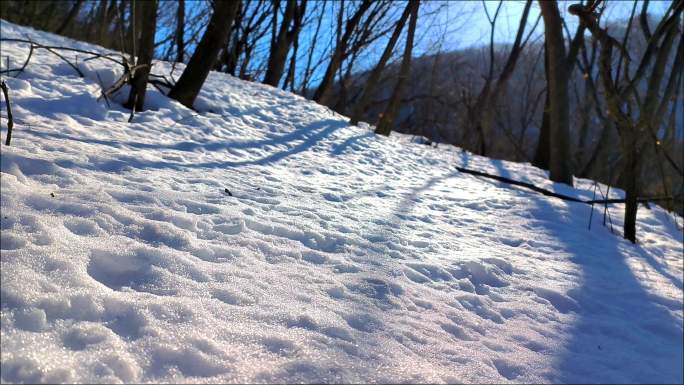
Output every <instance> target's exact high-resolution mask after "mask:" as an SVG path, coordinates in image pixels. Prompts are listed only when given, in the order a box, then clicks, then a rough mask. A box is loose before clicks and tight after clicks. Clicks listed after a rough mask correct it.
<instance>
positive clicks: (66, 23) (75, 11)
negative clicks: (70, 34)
mask: <svg viewBox="0 0 684 385" xmlns="http://www.w3.org/2000/svg"><path fill="white" fill-rule="evenodd" d="M82 5H83V0H76V2H75V3H74V5H73V6H72V7H71V10H69V13H68V14H67V16H66V17H65V18H64V21H62V24H61V25H60V26H59V27H58V28H57V29H56V30H55V33H56V34H58V35H61V34H62V33H64V30H65V29H66V28H67V27H68V26H69V23H71V21H72V20H73V19H74V18H75V17H76V15H78V12H79V11H80V10H81V6H82Z"/></svg>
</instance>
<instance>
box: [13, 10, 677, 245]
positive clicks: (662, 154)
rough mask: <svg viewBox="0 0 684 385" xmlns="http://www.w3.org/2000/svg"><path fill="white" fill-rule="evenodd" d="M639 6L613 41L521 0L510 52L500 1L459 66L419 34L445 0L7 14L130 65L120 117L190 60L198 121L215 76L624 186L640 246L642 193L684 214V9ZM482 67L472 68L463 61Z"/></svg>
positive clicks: (567, 179)
mask: <svg viewBox="0 0 684 385" xmlns="http://www.w3.org/2000/svg"><path fill="white" fill-rule="evenodd" d="M471 4H472V3H471ZM630 4H631V7H630V9H631V12H630V15H629V17H628V19H627V20H626V22H627V26H626V28H624V27H623V28H614V26H611V25H610V23H605V22H602V21H601V18H602V16H603V15H604V14H605V9H606V2H605V1H602V0H589V1H587V2H582V3H579V4H572V5H570V6H569V8H568V9H567V10H564V9H562V4H559V3H558V2H557V1H555V0H545V1H533V0H527V1H525V2H524V5H523V9H522V12H521V14H520V18H519V20H517V29H516V32H515V35H514V36H515V37H514V40H513V42H512V43H511V44H503V45H502V44H496V43H495V38H494V36H495V32H496V31H497V24H500V23H501V10H502V7H503V5H504V3H503V2H498V3H496V4H495V6H494V7H491V6H489V7H488V6H487V4H486V3H485V2H482V4H481V7H480V8H479V9H475V10H474V12H482V13H484V15H485V16H486V20H487V22H488V24H489V36H488V38H489V41H488V43H486V44H484V45H482V46H480V47H476V48H471V49H469V50H465V51H463V52H461V54H457V53H454V52H447V51H444V48H443V47H442V46H441V45H439V44H435V46H436V47H437V48H435V49H433V50H432V51H426V50H423V52H421V53H420V54H419V56H416V47H417V42H418V41H420V40H421V39H424V36H425V35H430V36H432V37H434V36H438V37H441V38H442V39H444V37H445V35H446V34H448V33H449V32H448V30H447V29H445V28H443V27H444V23H441V24H440V23H437V22H435V21H436V20H439V16H440V15H443V14H444V8H445V7H448V6H449V3H448V2H432V1H431V2H425V1H420V0H407V1H402V2H395V1H389V0H375V1H371V0H339V1H310V0H251V1H241V0H227V1H197V2H195V1H193V2H190V1H189V2H186V1H184V0H177V1H175V2H160V1H159V0H98V1H84V0H62V1H55V2H49V3H48V2H38V1H18V0H8V1H4V2H2V3H0V12H1V14H2V18H5V19H7V20H10V21H12V22H16V23H19V24H25V25H30V26H33V27H36V28H39V29H43V30H47V31H51V32H55V33H58V34H63V35H66V36H70V37H74V38H77V39H80V40H85V41H89V42H93V43H96V44H100V45H103V46H105V47H108V48H112V49H115V50H119V51H122V52H125V53H126V54H127V55H128V56H129V57H130V63H129V66H130V68H135V69H136V70H135V72H132V73H131V79H130V85H131V87H130V89H131V90H130V94H129V97H128V100H127V102H126V104H125V105H126V107H128V108H131V109H135V110H138V111H140V110H142V109H143V108H144V105H145V104H144V100H145V90H146V88H147V83H148V80H149V74H150V68H151V66H152V60H153V59H158V60H168V61H172V62H183V63H186V67H185V69H184V70H183V71H182V74H181V75H180V77H179V78H178V79H176V80H174V82H173V83H172V84H170V85H169V87H168V90H167V95H168V96H169V97H170V98H173V99H175V100H177V101H179V102H180V103H182V104H183V105H185V106H187V107H189V108H192V107H193V103H194V101H195V99H196V97H197V95H198V94H199V92H200V89H201V87H202V85H203V83H204V81H205V80H206V78H207V76H208V74H209V72H210V71H212V70H213V71H220V72H225V73H228V74H230V75H233V76H236V77H239V78H241V79H245V80H250V81H260V82H263V83H265V84H268V85H271V86H273V87H278V88H282V89H286V90H289V91H292V92H296V93H298V94H301V95H303V96H305V97H308V98H310V99H312V100H314V101H316V102H318V103H321V104H324V105H327V106H329V107H331V108H332V109H334V110H336V111H339V112H341V113H344V114H346V115H348V116H349V117H350V121H351V123H353V124H356V123H358V122H360V121H362V120H365V121H368V122H369V123H371V124H373V125H375V132H376V133H377V134H381V135H389V134H390V132H391V131H392V130H400V131H404V132H406V131H408V132H412V133H419V134H422V135H425V136H428V137H430V139H432V140H437V141H442V142H448V143H451V144H455V145H458V146H460V147H462V148H464V149H467V150H469V151H471V152H473V153H475V154H479V155H485V156H496V157H501V158H507V159H514V160H529V161H530V162H531V163H532V164H533V165H535V166H537V167H539V168H542V169H545V170H548V171H549V178H550V179H551V180H553V181H555V182H561V183H566V184H569V185H572V184H573V176H581V177H588V176H594V177H596V179H601V180H604V181H606V182H607V183H608V184H617V185H618V186H620V187H622V188H623V189H624V190H625V193H626V204H625V206H626V208H625V221H624V236H625V238H627V239H629V240H631V241H632V242H635V241H636V227H635V223H636V214H637V209H638V201H639V199H640V197H642V196H643V193H644V192H645V191H647V190H648V191H653V190H654V188H653V186H654V185H658V186H660V187H657V188H655V191H657V192H659V193H664V195H667V196H674V197H675V198H676V199H674V202H675V204H680V208H679V209H680V210H681V207H682V206H681V199H682V198H683V196H682V190H684V186H682V183H681V180H682V178H683V177H684V174H683V173H682V169H683V167H682V164H683V160H682V159H681V158H682V156H681V150H677V145H678V144H679V142H678V140H680V141H681V139H678V134H677V129H676V128H677V123H676V119H677V108H678V104H677V102H678V101H679V102H680V103H681V98H682V93H683V92H682V71H683V68H684V45H683V44H684V39H682V37H681V36H682V29H683V27H682V13H683V11H684V0H675V1H672V2H671V3H670V4H669V6H667V7H666V9H665V10H664V12H662V13H660V14H657V15H656V14H654V13H653V12H649V7H652V4H650V1H649V0H642V1H633V2H632V3H630ZM533 7H535V9H538V10H540V15H539V16H538V17H537V18H531V17H530V15H531V14H532V12H531V11H532V9H533ZM461 17H462V16H461ZM419 18H420V19H421V22H419ZM570 18H573V21H574V22H573V23H572V25H575V26H576V27H574V30H570V28H569V25H570V24H569V23H568V21H570ZM533 19H534V20H533ZM466 22H467V20H466ZM446 23H447V24H448V23H453V20H447V22H446ZM538 27H539V28H540V29H541V30H540V31H538V32H537V28H538ZM417 31H419V33H417ZM437 40H438V41H439V39H437ZM466 54H468V55H470V56H467V55H466ZM472 58H475V60H476V62H477V64H475V65H474V66H477V68H476V69H475V70H473V68H470V69H468V68H467V63H465V62H467V61H469V60H470V62H471V65H473V64H472V60H471V59H472ZM461 60H462V61H461ZM482 63H484V65H482ZM468 71H471V72H472V75H474V76H464V75H463V74H464V73H467V72H468ZM450 74H452V75H453V76H452V77H451V79H449V77H450ZM454 79H458V81H455V80H454ZM445 87H446V88H450V89H448V90H445V89H444V88H445ZM417 90H420V91H417ZM573 96H574V98H573ZM417 110H420V114H419V113H418V112H416V111H417ZM418 115H420V116H421V118H420V119H422V120H419V119H418V118H417V116H418ZM512 117H514V119H511V118H512ZM680 124H681V123H680ZM530 127H534V130H530ZM435 129H437V131H435ZM530 134H532V135H533V136H535V137H534V138H532V140H528V139H527V136H529V135H530ZM447 138H448V139H447ZM590 141H591V142H595V143H593V144H594V145H593V146H590V145H589V142H590ZM606 153H607V154H609V156H606V155H605V154H606ZM582 163H583V164H582ZM654 166H656V167H657V168H658V169H659V172H657V173H653V172H651V170H650V168H651V167H654ZM616 169H617V171H614V170H616ZM606 172H608V173H609V174H610V175H608V176H606V175H605V174H606ZM655 174H657V175H658V177H654V176H653V175H655ZM678 183H679V185H678ZM677 194H679V195H677ZM670 204H671V203H670ZM670 208H672V206H670Z"/></svg>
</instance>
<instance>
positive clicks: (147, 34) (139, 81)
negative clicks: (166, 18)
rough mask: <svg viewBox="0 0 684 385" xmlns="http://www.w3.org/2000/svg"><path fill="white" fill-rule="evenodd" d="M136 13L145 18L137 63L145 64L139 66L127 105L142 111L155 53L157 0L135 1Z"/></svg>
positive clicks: (142, 18) (139, 40)
mask: <svg viewBox="0 0 684 385" xmlns="http://www.w3.org/2000/svg"><path fill="white" fill-rule="evenodd" d="M135 7H136V14H137V15H138V17H139V18H140V19H141V20H145V23H144V24H143V25H142V28H141V31H140V32H139V35H140V38H139V39H138V44H137V46H138V60H137V62H136V65H141V64H142V65H145V67H142V68H138V69H137V70H136V71H135V74H134V76H133V81H132V82H131V92H130V94H128V102H127V103H126V104H125V107H127V108H130V109H133V108H135V110H136V111H142V110H143V109H144V105H145V91H146V89H147V77H148V75H149V73H150V66H151V65H152V56H153V54H154V34H155V32H156V25H157V0H147V1H137V2H136V3H135Z"/></svg>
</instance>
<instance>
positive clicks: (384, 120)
mask: <svg viewBox="0 0 684 385" xmlns="http://www.w3.org/2000/svg"><path fill="white" fill-rule="evenodd" d="M419 6H420V0H409V7H411V19H410V20H409V27H408V31H407V35H406V46H405V48H404V57H403V59H402V61H401V67H400V69H399V77H398V79H397V83H396V85H395V86H394V90H393V91H392V97H391V99H390V101H389V104H388V105H387V108H386V109H385V112H384V113H383V114H382V116H381V117H380V121H379V122H378V125H377V127H376V128H375V133H376V134H380V135H386V136H389V134H390V132H391V131H392V125H393V123H394V118H395V117H396V115H397V110H398V109H399V103H400V100H401V93H402V91H403V87H404V83H406V79H407V78H408V75H409V70H410V68H411V52H412V50H413V36H414V35H415V32H416V22H417V21H418V7H419Z"/></svg>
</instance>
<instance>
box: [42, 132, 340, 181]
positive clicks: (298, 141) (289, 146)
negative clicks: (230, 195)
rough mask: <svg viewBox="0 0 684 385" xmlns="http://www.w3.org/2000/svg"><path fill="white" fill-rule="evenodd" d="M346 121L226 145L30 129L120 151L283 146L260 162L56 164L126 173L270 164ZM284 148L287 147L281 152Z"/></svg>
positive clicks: (129, 159)
mask: <svg viewBox="0 0 684 385" xmlns="http://www.w3.org/2000/svg"><path fill="white" fill-rule="evenodd" d="M346 126H347V124H346V123H345V122H342V121H339V120H321V121H317V122H314V123H311V124H309V125H307V126H305V127H303V128H300V129H298V130H296V131H293V132H292V133H289V134H286V135H281V136H277V137H273V138H268V139H264V140H256V141H247V142H225V143H223V142H222V143H216V142H214V143H196V142H177V143H171V144H154V143H141V142H125V141H116V140H102V139H91V138H80V137H75V136H72V135H67V134H63V133H57V132H39V131H35V130H30V132H31V133H32V134H35V135H37V136H41V137H52V138H56V139H63V140H73V141H77V142H82V143H91V144H99V145H107V146H113V147H118V148H125V147H132V148H137V149H147V148H155V149H169V150H179V151H196V150H201V151H202V152H205V151H219V150H229V149H243V150H255V149H262V150H265V151H268V150H269V147H272V146H280V148H279V149H278V150H276V151H275V152H271V153H269V154H267V155H265V156H263V157H260V158H257V159H248V160H240V161H210V162H179V161H167V160H163V161H152V160H146V159H142V158H141V157H137V156H135V155H122V156H119V157H118V158H117V159H110V160H105V161H98V160H97V159H95V158H93V159H90V160H89V161H88V162H79V161H73V160H70V159H57V160H55V163H56V164H57V165H59V166H61V167H68V168H74V167H77V168H82V169H88V170H94V171H106V172H123V171H127V170H131V169H188V168H207V169H211V168H225V167H240V166H249V165H268V164H272V163H275V162H278V161H280V160H283V159H285V158H287V157H289V156H292V155H295V154H298V153H301V152H304V151H307V150H309V149H310V148H312V147H313V146H315V145H316V144H317V143H318V142H320V141H321V140H323V139H325V138H327V137H328V136H330V135H331V134H332V133H333V132H335V131H337V130H338V129H340V128H343V127H346ZM282 147H285V148H284V149H282Z"/></svg>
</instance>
